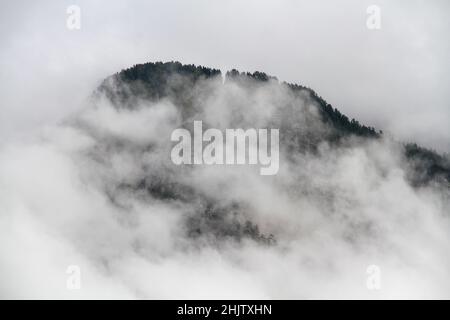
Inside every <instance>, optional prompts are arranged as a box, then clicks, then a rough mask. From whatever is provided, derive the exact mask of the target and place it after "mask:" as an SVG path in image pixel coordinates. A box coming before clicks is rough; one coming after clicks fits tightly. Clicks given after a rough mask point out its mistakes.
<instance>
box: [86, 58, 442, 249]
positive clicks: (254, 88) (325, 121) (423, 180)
mask: <svg viewBox="0 0 450 320" xmlns="http://www.w3.org/2000/svg"><path fill="white" fill-rule="evenodd" d="M94 98H95V99H105V100H107V101H108V103H110V104H112V105H113V106H114V108H116V109H117V110H128V111H130V110H131V111H133V110H141V109H142V108H152V106H154V105H155V104H157V103H162V102H163V103H166V104H167V105H170V106H174V108H175V109H176V110H177V112H178V113H179V114H180V117H181V119H180V120H179V123H180V125H181V126H183V127H186V128H188V129H189V130H192V128H191V124H192V121H193V120H203V121H204V122H205V123H206V125H207V126H211V127H214V126H220V125H221V122H222V119H228V120H227V125H233V126H234V127H236V128H238V127H242V128H249V127H257V126H258V125H261V124H263V125H264V126H265V127H274V128H279V129H280V149H281V152H282V154H283V156H284V157H285V158H286V159H288V161H289V164H292V165H293V164H296V165H298V164H299V163H302V161H303V160H302V159H310V158H313V159H314V157H315V158H316V159H323V158H324V154H328V153H327V152H328V151H326V150H334V151H333V153H332V154H333V155H334V156H335V154H337V155H341V154H343V153H345V152H348V150H357V149H358V148H363V147H364V146H365V145H367V144H370V143H372V142H379V143H380V144H382V143H384V142H383V141H386V140H388V141H389V142H388V143H389V144H391V145H394V147H389V148H392V149H393V150H396V151H398V152H399V157H400V166H401V170H404V172H405V179H407V180H408V181H409V183H410V185H411V186H412V187H413V188H425V187H431V188H444V189H447V190H448V189H449V187H450V161H449V159H448V157H447V156H443V155H439V154H437V153H436V152H434V151H432V150H428V149H426V148H423V147H420V146H418V145H416V144H402V143H398V142H395V141H390V139H389V138H386V137H384V135H383V133H382V131H378V130H376V129H375V128H372V127H370V126H365V125H363V124H361V123H359V122H358V121H357V120H355V119H350V118H349V117H347V116H346V115H344V114H342V113H341V112H340V111H339V110H338V109H336V108H334V107H333V106H331V105H330V104H329V103H327V102H326V101H325V100H324V99H323V98H322V97H320V96H319V95H318V94H317V93H316V92H315V91H313V90H312V89H310V88H307V87H304V86H301V85H297V84H291V83H286V82H279V81H278V79H277V78H275V77H272V76H269V75H267V74H265V73H263V72H258V71H257V72H254V73H248V72H247V73H243V72H239V71H237V70H234V69H233V70H231V71H228V72H227V73H226V74H225V75H222V73H221V71H220V70H217V69H211V68H206V67H202V66H194V65H183V64H181V63H179V62H167V63H162V62H156V63H145V64H138V65H135V66H133V67H131V68H129V69H126V70H122V71H120V72H118V73H116V74H114V75H112V76H110V77H108V78H106V79H105V80H104V81H103V82H102V83H101V85H100V86H99V88H98V89H97V90H96V92H95V94H94ZM168 108H169V107H168ZM230 110H231V111H230ZM221 113H223V114H224V115H225V116H222V117H221V116H220V114H221ZM217 114H219V115H217ZM266 115H267V116H266ZM109 143H110V142H109ZM122 143H123V142H122ZM118 145H121V144H120V143H117V142H115V143H114V148H117V146H118ZM128 147H129V146H128ZM119 148H122V147H119ZM145 148H150V149H151V148H152V146H146V147H145ZM145 148H144V149H145ZM324 150H325V151H324ZM329 153H331V152H329ZM375 156H376V155H375ZM299 159H300V160H299ZM369 161H370V159H369ZM377 161H378V160H377ZM308 163H309V162H308ZM375 166H376V167H377V168H378V167H380V168H378V169H376V170H378V171H379V172H380V175H381V176H383V175H384V174H385V171H386V170H387V169H386V168H384V167H383V166H384V164H383V161H381V162H380V163H378V162H376V165H375ZM386 166H387V165H386ZM150 167H151V166H150ZM293 167H294V170H295V166H294V165H293ZM378 171H377V172H378ZM145 172H146V173H145V174H143V176H141V177H140V178H139V179H137V180H135V181H132V182H121V183H119V184H118V185H117V186H116V187H115V189H114V190H112V191H110V194H116V193H117V190H122V191H124V190H125V191H126V192H134V193H142V192H144V193H146V194H147V195H148V196H150V197H152V198H153V199H159V200H160V201H173V202H176V203H179V204H182V205H186V206H187V205H192V206H194V207H195V210H194V211H195V212H194V213H193V214H191V215H190V216H189V217H188V218H187V219H186V221H185V223H186V233H187V234H188V235H189V237H191V238H195V239H198V238H202V237H204V236H206V237H207V238H209V239H216V240H217V239H224V238H232V239H235V240H238V241H240V240H241V239H243V238H250V239H253V240H256V241H257V242H260V243H266V244H274V243H276V236H274V235H273V234H272V233H268V234H267V233H264V232H261V231H260V228H259V226H258V223H255V222H254V221H252V219H251V218H249V217H250V215H248V214H247V211H248V210H251V209H249V208H248V207H247V205H246V203H245V201H241V199H240V198H239V196H236V197H234V198H235V199H234V200H231V201H221V200H220V199H219V198H217V197H214V196H211V195H210V194H209V193H208V191H205V190H203V189H202V188H199V187H197V186H196V185H193V184H191V183H186V181H185V180H184V179H180V178H179V176H180V175H181V173H179V169H174V168H172V167H170V166H164V167H163V169H161V168H160V169H159V170H149V171H145ZM183 174H185V173H183ZM305 175H306V173H305ZM311 179H312V178H310V177H308V178H306V177H305V179H304V180H305V181H306V182H305V184H304V185H301V186H300V185H299V183H300V182H296V183H297V184H296V186H297V187H298V188H299V189H298V190H301V192H302V194H303V195H304V196H308V194H314V197H316V198H317V199H320V200H317V201H322V202H326V203H328V202H330V201H333V200H330V199H334V198H335V197H336V195H335V194H333V191H332V190H331V191H329V192H325V191H323V190H322V189H320V190H315V189H314V187H313V184H308V183H307V181H308V180H311ZM297 187H290V188H289V190H288V191H286V192H296V191H295V188H297ZM293 189H294V190H293ZM298 192H300V191H298ZM111 198H112V199H113V200H114V199H115V198H117V197H116V196H111ZM115 201H117V199H116V200H115ZM194 203H195V205H194ZM214 241H215V240H214Z"/></svg>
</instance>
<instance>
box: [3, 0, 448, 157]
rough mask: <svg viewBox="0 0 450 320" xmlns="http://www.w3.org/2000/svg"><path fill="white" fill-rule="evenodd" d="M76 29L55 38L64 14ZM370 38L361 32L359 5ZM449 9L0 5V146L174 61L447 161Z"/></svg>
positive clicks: (432, 5)
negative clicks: (99, 89) (292, 97)
mask: <svg viewBox="0 0 450 320" xmlns="http://www.w3.org/2000/svg"><path fill="white" fill-rule="evenodd" d="M71 4H76V5H78V6H79V7H80V8H81V30H75V31H70V30H68V29H67V28H66V19H67V16H68V15H67V13H66V9H67V7H68V6H69V5H71ZM371 4H376V5H378V6H379V7H380V9H381V29H380V30H369V29H367V27H366V19H367V13H366V9H367V7H368V6H369V5H371ZM449 9H450V2H448V1H445V0H443V1H409V0H408V1H406V0H404V1H399V0H391V1H378V0H377V1H361V0H352V1H339V4H337V2H336V1H332V0H329V1H324V0H321V1H311V0H310V1H299V0H284V1H280V0H276V1H275V0H274V1H261V0H254V1H241V0H239V1H238V0H232V1H208V0H193V1H182V0H178V1H173V0H171V1H126V2H124V1H121V2H120V3H119V1H114V2H113V1H103V0H96V1H88V0H86V1H81V0H71V1H33V2H31V1H23V0H19V1H5V0H1V10H0V39H1V40H0V70H1V73H0V135H1V137H0V141H2V140H4V139H8V138H11V137H15V136H17V135H20V134H23V133H25V132H29V131H30V130H34V129H36V128H38V127H40V126H41V125H42V124H45V123H52V122H55V121H57V120H58V119H61V118H63V117H64V116H66V115H67V114H69V113H71V112H73V111H74V110H76V109H77V108H80V106H81V105H82V102H83V100H84V99H85V98H86V96H87V95H89V93H90V92H91V91H92V90H93V89H94V88H95V86H96V84H97V83H98V82H99V81H100V80H101V79H102V78H104V77H106V76H107V75H109V74H111V73H114V72H116V71H118V70H120V69H122V68H125V67H128V66H131V65H133V64H136V63H142V62H147V61H156V60H163V61H167V60H179V61H180V62H182V63H194V64H201V65H205V66H211V67H217V68H220V69H222V70H226V69H230V68H237V69H240V70H242V71H254V70H260V71H265V72H266V73H269V74H272V75H275V76H277V77H278V78H279V79H280V80H286V81H289V82H296V83H299V84H303V85H307V86H309V87H311V88H313V89H314V90H315V91H317V92H318V93H319V94H320V95H321V96H322V97H324V98H325V99H326V100H327V101H328V102H330V103H331V104H333V106H335V107H337V108H338V109H340V110H341V111H343V112H344V113H346V114H347V115H348V116H350V117H355V118H357V119H359V120H360V121H361V122H363V123H365V124H368V125H373V126H376V127H377V128H380V129H383V130H384V131H389V132H391V133H392V134H393V135H394V136H395V137H396V138H398V139H401V140H407V141H411V140H416V141H418V142H420V143H422V144H424V145H427V146H431V147H434V148H437V149H439V150H441V151H450V129H449V125H448V123H449V119H450V107H449V106H450V105H449V101H450V93H449V90H448V88H449V84H450V67H449V61H450V59H449V56H450V45H449V41H448V34H449V32H450V23H449V21H450V20H449V19H448V14H449V13H450V10H449Z"/></svg>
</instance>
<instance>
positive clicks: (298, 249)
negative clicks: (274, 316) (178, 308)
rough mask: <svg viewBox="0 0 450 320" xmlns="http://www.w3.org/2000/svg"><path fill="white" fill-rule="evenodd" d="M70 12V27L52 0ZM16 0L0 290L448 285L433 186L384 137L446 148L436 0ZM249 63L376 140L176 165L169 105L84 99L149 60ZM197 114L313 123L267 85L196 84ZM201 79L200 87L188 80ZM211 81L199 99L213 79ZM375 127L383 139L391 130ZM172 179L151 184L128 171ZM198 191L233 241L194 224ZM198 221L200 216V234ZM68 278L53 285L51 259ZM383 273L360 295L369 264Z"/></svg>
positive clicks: (1, 105)
mask: <svg viewBox="0 0 450 320" xmlns="http://www.w3.org/2000/svg"><path fill="white" fill-rule="evenodd" d="M71 4H76V5H78V6H79V7H80V8H81V19H82V20H81V29H80V30H72V31H71V30H68V29H67V28H66V19H67V14H66V8H67V6H69V5H71ZM370 4H373V3H372V2H371V1H370V2H367V1H356V0H355V1H344V2H343V3H342V4H341V5H340V6H338V7H337V6H336V4H335V3H334V2H333V1H314V2H313V1H249V2H246V3H245V4H242V2H241V1H222V2H215V3H214V4H212V2H210V1H200V0H195V1H190V2H187V1H131V2H128V3H127V4H118V3H110V2H108V1H95V2H93V1H87V0H86V1H39V2H36V3H34V2H33V3H31V2H26V1H14V2H7V3H6V2H5V3H2V4H1V5H2V10H0V38H1V40H0V48H1V50H0V69H1V70H2V72H1V73H0V88H1V89H0V93H1V95H0V135H1V136H0V298H88V299H89V298H150V299H151V298H154V299H161V298H208V299H210V298H212V299H214V298H233V299H240V298H252V299H257V298H286V299H301V298H363V299H364V298H450V255H449V252H450V232H449V231H450V221H449V207H450V206H449V190H448V188H444V187H442V186H440V185H430V186H426V187H420V188H415V187H412V186H411V184H410V183H409V182H408V179H407V175H408V172H407V169H406V166H405V163H406V162H407V160H406V159H405V158H404V155H403V154H402V152H401V150H400V148H399V144H398V143H397V142H396V141H415V142H419V143H421V144H423V145H424V146H427V147H432V148H436V149H437V150H440V151H444V152H448V151H449V150H450V131H449V129H448V128H449V126H448V119H449V118H450V114H449V110H450V109H449V108H448V102H449V98H450V97H449V91H448V85H449V81H450V70H449V64H448V61H449V59H448V57H449V49H450V48H449V43H448V41H446V37H447V35H448V31H449V30H450V26H449V20H448V18H447V17H446V13H447V12H448V9H449V3H448V2H447V1H429V2H421V1H378V3H377V4H378V5H379V6H380V8H381V17H382V27H381V29H380V30H368V29H367V27H366V18H367V14H366V8H367V6H368V5H370ZM158 60H163V61H170V60H179V61H181V62H182V63H195V64H200V65H205V66H210V67H217V68H220V69H222V70H223V71H225V70H229V69H231V68H237V69H240V70H241V71H254V70H260V71H264V72H267V73H269V74H272V75H275V76H277V77H278V78H279V79H280V80H286V81H288V82H295V83H299V84H303V85H306V86H309V87H311V88H312V89H314V90H315V91H316V92H317V93H318V94H319V95H321V96H322V97H324V98H325V99H326V100H327V101H328V102H329V103H331V104H332V105H333V106H334V107H337V108H338V109H339V110H340V111H342V112H343V113H345V114H347V115H348V116H349V117H350V118H352V117H354V118H356V119H358V120H360V121H361V122H362V123H364V124H367V125H371V126H375V127H376V128H377V129H382V130H383V131H384V132H386V133H387V134H385V137H384V138H382V139H373V140H363V139H357V138H351V139H349V140H348V141H346V144H345V147H342V148H338V147H335V146H331V145H329V144H328V143H322V144H320V147H319V150H318V152H317V154H310V153H301V152H300V153H294V154H292V153H289V152H288V151H287V149H286V148H285V147H283V145H282V144H280V169H279V172H278V174H277V175H275V176H261V175H260V174H259V170H258V168H257V167H254V166H231V167H227V166H193V167H191V166H189V167H186V166H174V165H173V163H172V162H171V161H170V148H171V146H172V144H171V142H170V135H171V132H172V131H173V130H174V129H175V128H178V127H180V126H181V125H182V115H181V114H180V110H179V106H177V105H175V104H174V103H172V102H170V101H169V100H161V101H159V102H157V103H149V102H148V101H147V102H146V101H143V102H142V104H141V105H140V107H139V108H137V109H135V110H126V109H117V108H114V107H113V106H112V105H111V104H110V103H109V101H108V100H107V99H103V98H100V99H98V100H91V94H92V92H93V91H94V90H95V88H96V87H97V86H98V85H99V83H100V82H101V80H103V79H104V78H105V77H107V76H108V75H110V74H113V73H115V72H117V71H120V70H121V69H122V68H126V67H130V66H132V65H134V64H136V63H143V62H147V61H158ZM196 89H197V91H195V93H196V96H195V98H196V99H195V101H196V108H197V112H198V114H197V116H198V117H199V118H201V119H203V120H204V121H205V123H208V125H210V126H212V127H216V128H219V129H225V128H237V127H268V126H269V125H273V119H280V118H277V117H279V114H280V112H281V114H283V108H285V105H289V104H291V103H292V104H295V105H298V106H300V107H301V112H298V113H297V114H296V115H297V116H296V117H292V118H287V119H284V118H282V119H281V120H280V121H285V122H280V123H283V125H288V126H289V127H295V128H296V129H297V130H300V131H301V130H305V132H306V133H308V134H315V135H322V134H323V133H324V132H326V131H327V130H328V128H327V127H326V126H324V124H323V123H322V122H321V121H320V119H319V117H318V115H317V114H315V112H314V108H311V106H309V105H308V103H309V102H308V100H307V99H305V100H302V99H301V98H299V97H294V96H292V95H291V94H290V93H289V91H288V90H286V89H285V88H284V87H280V86H279V85H278V83H276V82H275V83H269V84H267V85H265V86H263V87H261V88H260V89H258V90H256V91H251V90H250V91H249V90H248V88H246V87H245V86H242V87H240V86H238V85H231V84H230V85H228V86H224V85H223V84H222V82H221V81H206V82H203V83H201V84H199V86H198V87H197V88H196ZM205 92H207V93H208V94H205ZM211 92H212V94H211ZM391 136H393V137H394V138H393V139H391ZM143 179H145V180H146V181H145V183H150V184H151V183H152V182H153V181H157V182H158V183H160V182H161V183H162V184H163V185H164V183H165V182H166V180H165V179H167V180H169V181H170V182H171V183H172V182H174V183H176V184H177V185H182V186H183V187H186V188H187V190H188V191H186V194H183V196H186V195H188V196H186V197H187V198H186V199H183V200H182V201H181V200H180V199H159V198H155V197H154V196H152V195H151V194H149V193H147V192H145V190H144V189H142V188H138V187H137V186H139V185H140V183H142V180H143ZM196 195H201V197H203V198H207V199H209V200H210V201H213V202H215V203H217V206H219V207H223V208H230V207H233V206H234V205H235V204H238V205H239V210H238V211H239V212H238V213H237V214H236V216H235V217H234V218H233V219H237V221H239V222H242V223H245V221H247V220H249V221H251V222H252V223H254V224H256V225H257V226H258V227H259V231H260V232H261V234H263V235H267V236H268V235H273V237H274V239H275V242H274V243H271V244H270V245H268V244H265V243H259V242H258V241H254V240H252V239H250V238H243V239H240V241H236V240H235V239H233V238H232V237H230V238H227V237H225V238H217V237H215V233H214V232H215V231H214V230H213V231H211V233H208V232H206V234H205V235H204V236H200V237H197V238H195V237H192V236H191V235H190V234H189V232H190V231H192V230H190V228H192V225H191V224H192V221H194V222H195V221H197V220H196V219H197V218H198V217H197V214H198V212H199V211H201V210H204V207H203V206H204V203H203V202H202V201H200V200H198V197H197V196H196ZM209 227H210V226H208V225H206V226H204V228H205V230H208V228H209ZM71 265H76V266H79V267H80V270H81V288H80V289H79V290H69V289H68V288H67V279H68V277H69V275H68V274H67V273H66V271H67V268H68V266H71ZM371 265H376V266H378V267H379V270H380V279H381V282H380V284H381V287H380V288H379V289H378V290H370V288H368V286H367V280H368V277H369V276H370V275H369V274H368V273H367V268H368V267H369V266H371Z"/></svg>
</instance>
